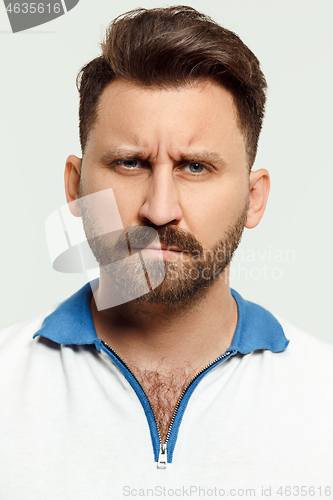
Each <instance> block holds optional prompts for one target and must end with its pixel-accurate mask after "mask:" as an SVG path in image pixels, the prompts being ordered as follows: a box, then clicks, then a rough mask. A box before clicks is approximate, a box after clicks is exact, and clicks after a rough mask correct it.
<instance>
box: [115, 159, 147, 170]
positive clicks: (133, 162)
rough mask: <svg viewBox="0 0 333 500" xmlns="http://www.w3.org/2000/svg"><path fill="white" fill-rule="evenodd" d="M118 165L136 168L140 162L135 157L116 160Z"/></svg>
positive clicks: (140, 165)
mask: <svg viewBox="0 0 333 500" xmlns="http://www.w3.org/2000/svg"><path fill="white" fill-rule="evenodd" d="M117 163H118V165H122V166H124V167H125V168H128V169H129V170H131V169H133V168H136V167H142V166H143V165H142V162H141V161H140V160H135V159H130V160H118V162H117Z"/></svg>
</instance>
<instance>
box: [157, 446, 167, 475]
mask: <svg viewBox="0 0 333 500" xmlns="http://www.w3.org/2000/svg"><path fill="white" fill-rule="evenodd" d="M167 463H168V458H167V447H166V444H165V443H161V445H160V454H159V456H158V462H157V468H158V469H166V466H167Z"/></svg>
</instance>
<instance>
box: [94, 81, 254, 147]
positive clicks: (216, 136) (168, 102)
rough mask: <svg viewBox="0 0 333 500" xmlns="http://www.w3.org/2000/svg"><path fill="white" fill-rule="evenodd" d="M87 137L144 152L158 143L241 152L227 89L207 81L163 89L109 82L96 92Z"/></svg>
mask: <svg viewBox="0 0 333 500" xmlns="http://www.w3.org/2000/svg"><path fill="white" fill-rule="evenodd" d="M89 143H92V144H91V146H92V147H94V148H102V147H110V146H113V147H114V146H119V145H124V146H133V147H137V148H138V147H139V148H140V149H141V150H147V152H148V151H149V154H150V153H153V151H155V152H157V151H159V150H160V149H161V148H162V149H163V148H165V149H168V151H170V152H171V153H175V154H176V153H177V152H185V150H186V149H191V148H196V149H200V150H203V149H209V150H212V151H214V150H221V149H222V150H223V151H224V153H225V154H226V155H227V154H228V152H231V151H232V150H238V152H239V153H241V154H243V156H244V154H245V143H244V137H243V133H242V132H241V130H240V128H239V126H238V115H237V110H236V107H235V104H234V100H233V97H232V94H231V93H230V92H229V91H228V90H227V89H225V88H224V87H222V86H220V85H218V84H216V83H213V82H210V81H202V82H199V83H195V84H192V85H187V86H181V87H177V88H167V89H161V88H157V87H143V86H139V85H136V84H134V83H132V82H127V81H123V80H115V81H113V82H111V83H110V84H109V85H108V86H107V87H106V89H105V90H104V91H103V93H102V95H101V97H100V100H99V104H98V111H97V119H96V121H95V124H94V126H93V127H92V130H91V132H90V137H89V140H88V144H89ZM220 152H221V151H220Z"/></svg>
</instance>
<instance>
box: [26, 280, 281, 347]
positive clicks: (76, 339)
mask: <svg viewBox="0 0 333 500" xmlns="http://www.w3.org/2000/svg"><path fill="white" fill-rule="evenodd" d="M231 294H232V296H233V297H234V298H235V300H236V303H237V308H238V323H237V328H236V331H235V334H234V338H233V341H232V344H231V346H230V347H229V349H228V350H231V349H234V350H236V351H237V352H240V353H241V354H248V353H249V352H252V351H256V350H258V349H268V350H270V351H272V352H280V351H284V350H285V349H286V347H287V345H288V344H289V340H287V339H286V337H285V335H284V332H283V329H282V326H281V325H280V323H279V322H278V321H277V319H276V318H275V317H274V316H273V315H272V314H271V313H270V312H268V311H267V310H266V309H264V308H263V307H261V306H259V305H257V304H254V303H253V302H249V301H248V300H244V299H243V298H242V297H241V296H240V295H239V293H237V292H236V291H235V290H233V289H231ZM91 296H92V291H91V286H90V283H87V284H86V285H84V287H83V288H81V289H80V290H79V291H78V292H76V293H75V294H74V295H72V296H71V297H69V299H67V300H65V301H64V302H62V303H61V304H60V305H59V306H58V307H57V309H56V310H55V311H53V313H51V314H50V315H49V316H47V317H46V318H45V319H44V321H43V323H42V326H41V328H40V330H39V331H38V332H37V333H35V334H34V336H33V338H35V337H37V336H39V335H40V336H42V337H46V338H48V339H50V340H52V341H53V342H57V343H58V344H76V345H83V344H95V345H96V347H97V348H98V350H100V349H99V346H100V342H101V339H99V338H98V337H97V334H96V330H95V326H94V323H93V319H92V314H91V307H90V300H91Z"/></svg>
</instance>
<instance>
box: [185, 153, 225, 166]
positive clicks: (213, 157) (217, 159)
mask: <svg viewBox="0 0 333 500" xmlns="http://www.w3.org/2000/svg"><path fill="white" fill-rule="evenodd" d="M179 157H180V161H182V162H183V161H192V162H193V161H194V162H197V163H201V162H205V163H212V164H213V165H217V166H221V167H224V166H225V165H226V161H225V160H224V159H223V158H222V156H220V155H219V154H218V153H216V152H215V151H208V150H203V151H195V152H193V153H191V152H188V153H187V154H180V155H179Z"/></svg>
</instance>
